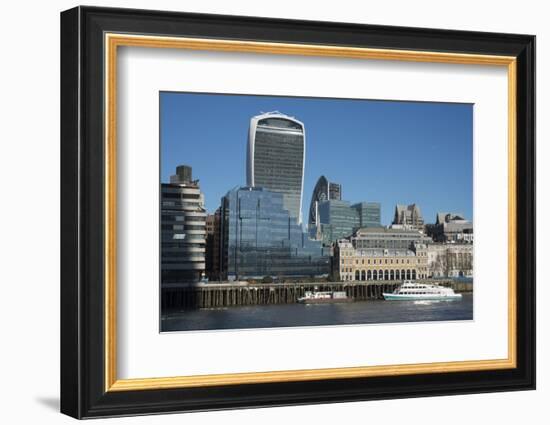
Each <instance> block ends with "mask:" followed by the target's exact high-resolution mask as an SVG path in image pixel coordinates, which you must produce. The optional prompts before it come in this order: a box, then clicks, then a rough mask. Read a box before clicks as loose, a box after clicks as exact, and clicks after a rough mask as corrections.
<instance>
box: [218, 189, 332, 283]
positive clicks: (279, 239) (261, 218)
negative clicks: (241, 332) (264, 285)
mask: <svg viewBox="0 0 550 425" xmlns="http://www.w3.org/2000/svg"><path fill="white" fill-rule="evenodd" d="M220 244H221V247H220V253H221V257H220V266H221V271H222V278H223V279H227V280H242V279H262V278H265V277H270V278H284V277H317V276H328V274H329V273H330V253H329V250H328V249H327V248H324V247H323V246H322V244H321V242H320V241H314V240H311V239H310V238H309V237H308V235H307V233H304V232H303V230H302V226H301V225H300V224H298V222H297V221H296V219H295V218H294V217H293V216H292V215H291V214H290V213H289V211H288V210H287V209H286V208H285V202H284V195H283V194H282V193H280V192H274V191H270V190H267V189H265V188H259V187H241V188H235V189H233V190H230V191H229V192H228V193H227V194H226V195H225V196H224V197H223V198H222V206H221V240H220Z"/></svg>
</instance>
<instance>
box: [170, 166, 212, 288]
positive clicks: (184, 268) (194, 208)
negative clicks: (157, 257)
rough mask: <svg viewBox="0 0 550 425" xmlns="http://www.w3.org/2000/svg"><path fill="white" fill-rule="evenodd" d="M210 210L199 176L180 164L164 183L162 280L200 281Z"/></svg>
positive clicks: (173, 281) (203, 266) (177, 281)
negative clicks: (206, 203)
mask: <svg viewBox="0 0 550 425" xmlns="http://www.w3.org/2000/svg"><path fill="white" fill-rule="evenodd" d="M205 221H206V211H205V209H204V196H203V194H202V193H201V191H200V187H199V182H198V180H193V177H192V169H191V167H189V166H185V165H183V166H179V167H177V169H176V174H175V175H173V176H171V177H170V183H163V184H162V185H161V220H160V224H161V279H162V283H189V282H191V283H192V282H198V281H199V280H200V279H201V278H202V277H203V274H204V270H205V245H206V230H205V224H206V223H205Z"/></svg>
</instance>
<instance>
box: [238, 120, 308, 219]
mask: <svg viewBox="0 0 550 425" xmlns="http://www.w3.org/2000/svg"><path fill="white" fill-rule="evenodd" d="M305 143H306V137H305V129H304V124H303V123H301V122H300V121H298V120H297V119H295V118H293V117H290V116H287V115H284V114H281V113H279V112H269V113H265V114H262V115H258V116H255V117H252V119H251V120H250V129H249V133H248V150H247V163H246V166H247V186H249V187H262V188H265V189H267V190H269V191H272V192H277V193H281V194H282V195H283V208H284V209H286V210H287V211H289V213H290V216H291V217H293V218H295V219H296V221H297V223H299V224H301V222H302V195H303V184H304V161H305V148H306V146H305Z"/></svg>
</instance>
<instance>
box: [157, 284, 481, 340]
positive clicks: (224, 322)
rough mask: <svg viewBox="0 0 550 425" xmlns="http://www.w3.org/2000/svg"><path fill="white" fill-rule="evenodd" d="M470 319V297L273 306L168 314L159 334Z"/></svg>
mask: <svg viewBox="0 0 550 425" xmlns="http://www.w3.org/2000/svg"><path fill="white" fill-rule="evenodd" d="M472 319H473V295H472V294H471V293H470V294H463V295H462V299H460V300H454V301H384V300H369V301H356V302H353V303H344V304H297V303H296V304H276V305H255V306H246V307H227V308H216V309H197V310H188V311H168V312H166V313H165V314H163V315H162V317H161V330H162V331H163V332H172V331H200V330H203V331H206V330H216V329H253V328H280V327H291V326H327V325H358V324H369V323H370V324H372V323H404V322H427V321H449V320H453V321H454V320H472Z"/></svg>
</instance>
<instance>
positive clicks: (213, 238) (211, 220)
mask: <svg viewBox="0 0 550 425" xmlns="http://www.w3.org/2000/svg"><path fill="white" fill-rule="evenodd" d="M220 219H221V208H218V209H217V210H216V211H215V212H214V214H208V215H207V216H206V277H208V280H210V281H215V280H220V279H221V276H220V231H221V226H220V224H221V223H220Z"/></svg>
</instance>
